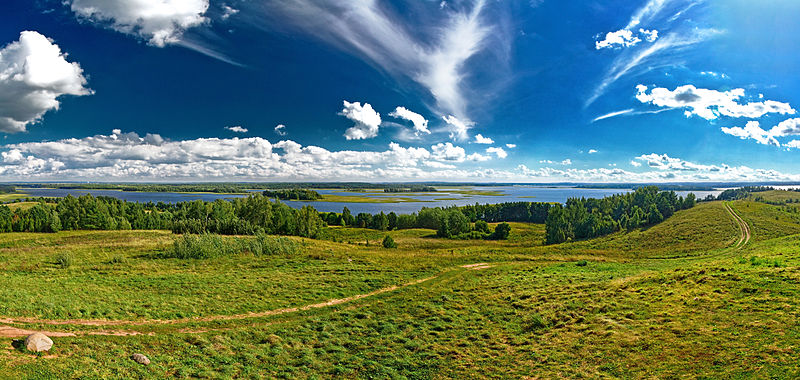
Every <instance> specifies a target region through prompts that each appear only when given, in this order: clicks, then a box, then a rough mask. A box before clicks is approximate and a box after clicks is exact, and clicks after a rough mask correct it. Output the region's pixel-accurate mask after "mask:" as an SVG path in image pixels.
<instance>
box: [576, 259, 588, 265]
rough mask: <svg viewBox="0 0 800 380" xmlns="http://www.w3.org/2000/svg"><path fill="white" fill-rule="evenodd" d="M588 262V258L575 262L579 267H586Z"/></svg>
mask: <svg viewBox="0 0 800 380" xmlns="http://www.w3.org/2000/svg"><path fill="white" fill-rule="evenodd" d="M587 264H588V263H587V262H586V260H581V261H578V262H577V263H575V265H577V266H579V267H585V266H586V265H587Z"/></svg>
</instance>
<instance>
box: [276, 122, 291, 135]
mask: <svg viewBox="0 0 800 380" xmlns="http://www.w3.org/2000/svg"><path fill="white" fill-rule="evenodd" d="M275 134H277V135H278V136H286V135H287V134H289V133H288V132H286V126H285V125H283V124H278V125H276V126H275Z"/></svg>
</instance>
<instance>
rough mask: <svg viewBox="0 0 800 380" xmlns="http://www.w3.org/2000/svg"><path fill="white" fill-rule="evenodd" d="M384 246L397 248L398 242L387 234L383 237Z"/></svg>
mask: <svg viewBox="0 0 800 380" xmlns="http://www.w3.org/2000/svg"><path fill="white" fill-rule="evenodd" d="M383 248H397V243H395V242H394V239H392V237H391V236H389V235H386V237H384V238H383Z"/></svg>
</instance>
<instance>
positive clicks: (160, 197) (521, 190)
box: [19, 186, 721, 214]
mask: <svg viewBox="0 0 800 380" xmlns="http://www.w3.org/2000/svg"><path fill="white" fill-rule="evenodd" d="M452 190H453V189H448V188H444V187H442V188H439V191H438V192H436V193H425V194H415V193H411V194H404V193H359V192H345V191H341V190H317V191H318V192H319V193H321V194H337V195H355V196H370V197H376V198H380V197H389V198H397V197H402V198H411V199H414V200H415V202H396V203H350V202H319V201H312V202H307V201H284V203H286V204H287V205H289V206H292V207H294V208H300V207H303V206H304V205H311V206H313V207H314V208H315V209H317V210H318V211H325V212H332V211H334V212H341V211H342V208H344V207H347V208H349V209H350V212H352V213H354V214H357V213H360V212H367V213H371V214H376V213H379V212H381V211H383V212H386V213H389V212H392V211H394V212H395V213H398V214H410V213H412V212H417V211H419V209H420V208H422V207H446V206H453V205H455V206H464V205H468V204H475V203H481V204H485V203H503V202H559V203H564V202H566V201H567V198H574V197H585V198H603V197H606V196H609V195H614V194H621V193H628V192H630V191H632V190H630V189H579V188H574V187H544V186H496V187H494V186H493V187H488V186H480V187H462V188H459V189H458V190H478V191H497V192H500V193H502V194H503V195H474V194H460V193H456V192H451V191H452ZM19 191H20V192H24V193H26V194H28V195H30V196H32V197H65V196H67V194H72V196H75V197H77V196H81V195H83V194H92V195H94V196H108V197H114V198H118V199H122V200H126V201H130V202H142V203H146V202H153V203H157V202H165V203H175V202H183V201H193V200H198V199H199V200H203V201H214V200H217V199H232V198H240V197H245V196H246V195H231V194H210V193H202V194H190V193H150V192H135V191H118V190H78V189H40V188H20V189H19ZM692 192H693V193H694V194H695V195H696V196H697V198H705V197H706V196H707V195H709V194H712V195H717V194H719V193H720V192H721V191H692ZM677 193H678V194H679V195H681V196H686V195H687V194H689V193H690V192H689V191H678V192H677ZM442 198H447V199H442Z"/></svg>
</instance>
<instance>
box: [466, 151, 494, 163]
mask: <svg viewBox="0 0 800 380" xmlns="http://www.w3.org/2000/svg"><path fill="white" fill-rule="evenodd" d="M491 159H492V157H491V156H486V155H483V154H480V153H472V154H470V155H469V156H467V160H469V161H478V162H483V161H489V160H491Z"/></svg>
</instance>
